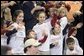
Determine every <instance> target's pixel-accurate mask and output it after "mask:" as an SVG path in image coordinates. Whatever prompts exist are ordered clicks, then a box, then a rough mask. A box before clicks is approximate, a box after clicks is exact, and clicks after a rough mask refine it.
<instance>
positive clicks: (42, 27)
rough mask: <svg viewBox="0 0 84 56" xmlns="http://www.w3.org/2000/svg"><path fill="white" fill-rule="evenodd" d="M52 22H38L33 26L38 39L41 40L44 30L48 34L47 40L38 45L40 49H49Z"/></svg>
mask: <svg viewBox="0 0 84 56" xmlns="http://www.w3.org/2000/svg"><path fill="white" fill-rule="evenodd" d="M50 29H51V26H50V22H47V23H43V24H40V25H39V24H38V23H37V24H36V25H35V26H34V27H33V30H34V31H35V32H36V34H37V40H40V39H41V37H43V36H42V32H43V31H45V32H46V33H47V34H48V37H47V40H46V41H45V42H44V43H43V44H42V46H40V47H38V49H39V50H40V51H49V49H50V47H49V42H50Z"/></svg>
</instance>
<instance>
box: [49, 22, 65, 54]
mask: <svg viewBox="0 0 84 56" xmlns="http://www.w3.org/2000/svg"><path fill="white" fill-rule="evenodd" d="M62 31H63V28H62V27H61V25H60V23H59V22H56V23H55V25H54V26H53V28H52V30H51V37H50V43H51V44H50V48H51V49H50V51H51V55H62V51H63V39H64V37H63V33H62ZM56 51H57V52H56Z"/></svg>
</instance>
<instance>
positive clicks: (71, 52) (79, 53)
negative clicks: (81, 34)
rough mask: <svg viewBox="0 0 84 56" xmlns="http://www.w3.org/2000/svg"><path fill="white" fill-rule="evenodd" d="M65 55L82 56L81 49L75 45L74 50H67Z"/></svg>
mask: <svg viewBox="0 0 84 56" xmlns="http://www.w3.org/2000/svg"><path fill="white" fill-rule="evenodd" d="M66 55H83V50H82V48H81V47H79V46H77V45H75V47H74V50H72V51H70V50H69V49H68V48H67V50H66Z"/></svg>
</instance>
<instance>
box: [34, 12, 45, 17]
mask: <svg viewBox="0 0 84 56" xmlns="http://www.w3.org/2000/svg"><path fill="white" fill-rule="evenodd" d="M41 13H45V11H38V12H37V14H36V18H38V17H39V14H41ZM45 15H46V13H45Z"/></svg>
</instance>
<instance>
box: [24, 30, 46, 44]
mask: <svg viewBox="0 0 84 56" xmlns="http://www.w3.org/2000/svg"><path fill="white" fill-rule="evenodd" d="M43 35H44V36H43V37H41V39H39V40H38V39H37V38H36V37H37V34H36V33H35V31H34V30H28V31H27V37H25V38H24V42H25V41H26V40H27V39H36V40H38V41H39V42H41V43H44V42H45V41H46V39H47V36H46V35H45V34H44V33H43Z"/></svg>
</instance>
